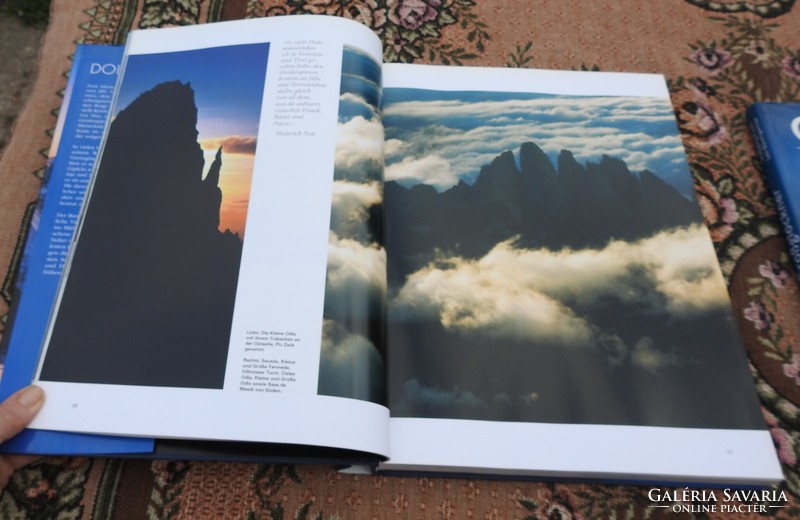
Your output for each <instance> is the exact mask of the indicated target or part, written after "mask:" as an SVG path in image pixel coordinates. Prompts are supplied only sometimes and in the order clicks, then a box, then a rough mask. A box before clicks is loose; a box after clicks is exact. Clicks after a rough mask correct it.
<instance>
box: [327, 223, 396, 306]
mask: <svg viewBox="0 0 800 520" xmlns="http://www.w3.org/2000/svg"><path fill="white" fill-rule="evenodd" d="M385 292H386V251H385V250H384V249H383V248H382V247H379V246H377V245H374V244H372V245H364V244H362V243H360V242H358V241H357V240H352V239H340V238H339V237H338V236H336V234H335V233H333V232H331V233H330V238H329V241H328V273H327V282H326V286H325V300H326V305H327V303H328V302H329V301H334V302H335V301H352V300H354V299H356V298H360V299H365V298H366V295H371V294H378V295H382V294H384V293H385ZM354 295H355V296H354ZM359 295H360V297H359Z"/></svg>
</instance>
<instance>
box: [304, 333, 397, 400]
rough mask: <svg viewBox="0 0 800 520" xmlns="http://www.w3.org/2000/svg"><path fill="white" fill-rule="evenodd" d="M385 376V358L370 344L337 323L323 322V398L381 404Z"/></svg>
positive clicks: (321, 358)
mask: <svg viewBox="0 0 800 520" xmlns="http://www.w3.org/2000/svg"><path fill="white" fill-rule="evenodd" d="M383 372H384V370H383V358H382V357H381V355H380V353H379V352H378V349H376V348H375V346H374V345H372V343H370V341H369V340H367V339H366V338H365V337H363V336H360V335H357V334H351V333H349V332H348V331H347V330H346V329H345V328H344V327H343V326H342V325H340V324H338V323H336V322H335V321H332V320H325V321H324V322H323V324H322V349H321V352H320V367H319V389H318V392H319V393H320V394H323V395H334V396H339V397H349V398H353V399H361V400H365V401H373V402H382V401H383V394H384V390H383V380H384V373H383Z"/></svg>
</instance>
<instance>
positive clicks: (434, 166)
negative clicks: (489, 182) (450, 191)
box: [385, 155, 459, 190]
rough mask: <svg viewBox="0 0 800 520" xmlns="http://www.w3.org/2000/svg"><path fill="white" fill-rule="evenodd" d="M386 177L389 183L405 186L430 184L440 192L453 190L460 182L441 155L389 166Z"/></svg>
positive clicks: (409, 158)
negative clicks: (395, 182)
mask: <svg viewBox="0 0 800 520" xmlns="http://www.w3.org/2000/svg"><path fill="white" fill-rule="evenodd" d="M385 176H386V180H387V181H397V182H398V183H400V184H402V185H404V186H413V185H415V184H428V185H430V186H434V187H435V188H437V189H439V190H444V189H447V188H451V187H453V186H455V185H456V184H458V181H459V176H458V175H457V174H456V172H454V171H453V170H452V169H451V167H450V162H449V161H448V160H446V159H445V158H443V157H441V156H439V155H427V156H424V157H419V158H415V157H408V158H405V159H403V160H402V161H400V162H398V163H394V164H390V165H388V166H387V167H386V173H385Z"/></svg>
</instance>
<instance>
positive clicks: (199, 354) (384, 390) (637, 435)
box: [6, 16, 782, 484]
mask: <svg viewBox="0 0 800 520" xmlns="http://www.w3.org/2000/svg"><path fill="white" fill-rule="evenodd" d="M381 55H382V51H381V43H380V41H379V39H378V37H377V36H376V35H375V34H373V33H372V32H371V31H370V30H369V29H368V28H366V27H364V26H361V25H360V24H358V23H355V22H352V21H348V20H344V19H339V18H330V17H316V16H298V17H282V18H269V19H260V20H246V21H237V22H225V23H218V24H210V25H203V26H193V27H181V28H169V29H159V30H148V31H134V32H132V33H131V34H130V36H129V38H128V43H127V46H126V49H125V52H124V55H123V58H122V62H121V66H120V67H119V74H120V78H119V81H118V83H117V86H116V89H115V93H114V99H113V102H112V103H111V106H110V115H109V123H108V126H107V128H106V131H105V134H104V138H103V142H102V146H101V148H100V149H101V151H100V154H99V156H98V161H97V166H96V168H95V171H94V174H93V176H92V180H91V183H90V185H89V189H88V192H87V197H86V202H85V203H84V205H83V209H82V212H81V217H80V220H79V222H78V225H77V232H76V233H75V238H74V243H73V246H72V248H71V253H70V254H69V257H68V259H67V260H66V262H65V269H64V275H63V277H62V279H61V283H60V285H59V288H58V291H57V294H56V297H55V301H54V303H53V306H52V312H51V311H50V309H49V302H48V303H47V306H48V310H47V312H48V314H49V315H50V316H51V317H50V319H49V320H48V322H47V325H46V327H45V330H44V331H43V334H42V336H43V337H42V341H41V342H40V344H35V345H21V346H15V344H14V342H15V339H14V336H15V334H16V331H12V336H11V350H10V354H11V352H12V351H13V349H14V348H17V349H28V350H29V351H32V352H36V353H39V352H40V354H39V355H38V361H37V362H36V363H35V367H34V366H32V367H31V369H30V371H31V372H32V373H31V374H30V377H29V379H28V380H30V379H33V381H34V382H35V383H36V384H38V385H40V386H42V387H43V388H44V389H45V391H46V393H47V401H46V404H45V407H44V409H43V410H42V413H41V414H40V415H39V417H38V418H37V419H36V421H35V422H34V423H33V425H32V428H34V429H41V430H55V431H62V432H80V433H88V434H102V435H104V436H124V437H133V438H136V437H139V438H156V439H167V440H169V439H181V440H187V439H188V440H192V441H233V442H241V443H262V444H269V445H275V446H281V447H288V446H291V447H293V450H295V451H292V453H299V454H300V458H302V453H303V449H304V447H305V448H308V449H309V450H311V449H315V448H322V449H330V450H338V453H340V454H342V457H341V459H342V460H344V461H346V460H348V456H347V455H348V454H349V455H353V457H352V459H353V460H356V459H361V460H362V461H363V460H371V461H374V462H375V464H376V467H377V470H378V471H422V472H446V473H451V474H453V473H457V474H493V475H514V476H559V477H576V478H609V479H627V480H641V481H644V480H648V481H652V480H660V481H679V482H703V483H723V482H724V483H740V484H745V483H746V484H765V483H771V482H775V481H778V480H780V479H781V478H782V477H781V471H780V467H779V464H778V462H777V458H776V455H775V450H774V448H773V445H772V442H771V438H770V435H769V433H768V431H767V429H766V427H765V425H764V422H763V419H762V416H761V414H760V410H759V406H758V401H757V398H756V396H755V392H754V386H753V382H752V378H751V376H750V374H749V371H748V366H747V361H746V358H745V355H744V350H743V348H742V346H741V344H740V341H739V339H738V337H737V334H736V331H735V326H734V323H733V319H732V315H731V310H730V305H729V301H728V295H727V291H726V288H725V284H724V280H723V278H722V275H721V273H720V271H719V268H718V266H717V263H716V257H715V253H714V248H713V246H712V243H711V240H710V238H709V236H708V232H707V230H706V228H705V226H704V223H703V218H702V215H701V213H700V210H699V206H698V204H697V202H696V200H695V197H694V192H693V187H692V178H691V174H690V171H689V168H688V165H687V162H686V157H685V155H684V151H683V149H682V146H681V141H680V138H679V135H678V131H677V127H676V123H675V120H674V116H673V112H672V106H671V104H670V99H669V94H668V91H667V88H666V84H665V81H664V79H663V78H662V77H661V76H657V75H648V74H619V73H598V72H570V71H540V70H538V71H537V70H520V69H485V68H469V67H435V66H420V65H404V64H383V63H382V60H381ZM30 276H31V274H30V273H28V278H30ZM23 298H24V294H23ZM40 306H41V304H40ZM23 314H24V313H23V312H22V311H20V315H19V316H18V319H17V322H19V320H20V319H23V318H24V315H23ZM9 368H10V367H8V366H7V368H6V369H7V370H8V369H9ZM56 435H58V434H56ZM99 438H106V437H99ZM112 438H113V437H112ZM243 445H245V444H243ZM246 445H247V446H250V444H246ZM287 449H288V448H287ZM120 451H124V450H120ZM287 453H288V452H287Z"/></svg>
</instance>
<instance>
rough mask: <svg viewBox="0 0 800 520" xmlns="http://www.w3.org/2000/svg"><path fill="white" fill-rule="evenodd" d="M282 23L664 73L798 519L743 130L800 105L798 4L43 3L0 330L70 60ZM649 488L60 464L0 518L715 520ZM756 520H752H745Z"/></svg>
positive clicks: (23, 485)
mask: <svg viewBox="0 0 800 520" xmlns="http://www.w3.org/2000/svg"><path fill="white" fill-rule="evenodd" d="M292 13H326V14H335V15H338V16H343V17H348V18H355V19H357V20H359V21H361V22H363V23H365V24H367V25H369V26H371V27H373V28H374V29H375V31H376V32H377V33H378V34H379V35H380V36H381V37H382V39H383V41H384V43H385V58H386V60H387V61H402V62H417V63H441V64H452V65H490V66H500V67H502V66H511V67H536V68H554V69H599V70H602V71H639V72H659V73H663V74H665V75H666V76H667V78H668V80H669V86H670V91H671V93H672V99H673V104H674V107H675V112H676V114H677V116H678V120H679V124H680V128H681V132H682V135H683V138H684V144H685V147H686V150H687V152H688V154H689V158H690V163H691V166H692V169H693V173H694V176H695V177H694V178H695V187H696V190H697V194H698V196H699V198H700V200H701V202H702V207H703V211H704V214H705V217H706V220H707V223H708V226H709V228H710V230H711V233H712V235H713V238H714V241H715V244H716V247H717V252H718V255H719V257H720V260H721V262H722V266H723V271H724V274H725V276H726V278H727V281H728V283H729V286H730V290H731V294H732V297H733V302H734V307H735V312H736V315H737V316H738V318H739V326H740V328H741V331H742V333H743V335H744V338H745V343H746V345H747V349H748V355H749V358H750V362H751V366H752V371H753V375H754V377H755V378H756V381H757V386H758V392H759V396H760V398H761V401H762V403H763V410H764V415H765V418H766V421H767V424H768V426H769V428H770V430H771V432H772V435H773V438H774V441H775V444H776V447H777V449H778V453H779V457H780V461H781V463H782V464H783V470H784V474H785V477H786V479H785V482H784V483H783V484H782V486H781V487H780V488H777V490H778V491H783V492H784V493H785V495H786V497H787V499H788V503H786V504H785V505H786V507H782V508H775V509H773V510H771V512H769V513H767V514H773V515H774V516H775V517H780V518H790V517H794V516H797V515H798V514H800V472H798V454H800V409H798V405H800V353H799V352H798V349H800V320H799V319H798V316H800V296H799V295H798V289H799V288H798V282H797V278H796V277H795V276H794V275H795V272H794V269H793V267H792V265H791V264H790V262H789V257H788V254H787V247H786V243H785V241H784V239H783V238H782V236H781V235H780V234H779V230H778V223H777V220H776V217H775V209H774V207H773V203H772V200H771V198H770V196H769V194H768V192H767V190H766V188H765V186H764V183H763V180H762V177H761V174H760V172H759V169H758V162H757V160H756V158H755V152H754V149H753V146H752V142H751V140H750V137H749V134H748V132H747V128H746V125H745V119H744V110H745V108H746V107H747V106H749V105H750V104H751V103H752V102H754V101H759V100H777V101H789V100H794V101H800V32H799V31H798V27H800V6H797V5H795V2H794V0H776V1H768V0H749V1H748V0H744V1H739V0H736V1H734V0H717V1H714V2H711V1H705V0H662V1H659V2H640V1H638V0H617V1H614V2H602V1H601V2H582V1H579V0H562V1H560V2H552V1H551V2H548V1H546V0H509V1H503V2H500V1H494V2H490V1H482V2H477V1H472V0H364V1H350V0H348V1H333V0H287V1H285V2H273V1H258V0H249V1H245V0H227V1H226V0H167V1H158V0H55V1H54V5H53V13H52V17H51V20H52V21H51V25H50V27H49V29H48V32H47V35H46V37H45V41H44V48H43V52H42V56H41V68H40V76H39V78H38V81H37V83H36V86H35V88H34V91H33V95H32V99H31V102H30V103H29V104H28V106H27V107H26V109H25V110H24V112H23V114H22V115H21V117H20V119H19V121H18V123H17V126H16V129H15V133H14V136H13V138H12V140H11V142H10V144H9V146H8V148H7V149H6V151H5V153H4V155H3V156H2V158H0V186H2V189H0V273H2V275H0V276H2V289H1V290H0V296H2V297H1V298H0V316H2V317H3V318H2V322H1V323H2V324H0V327H2V326H3V324H4V323H5V320H6V319H7V314H8V310H9V305H10V303H11V300H12V291H11V287H12V286H13V282H14V279H15V274H16V269H17V264H18V260H19V255H20V245H21V244H22V243H23V241H24V238H25V235H26V230H27V226H28V220H27V219H28V215H29V212H30V209H31V208H32V205H33V203H34V200H35V198H36V195H37V190H38V186H39V183H40V176H41V172H42V169H43V168H44V165H45V155H44V151H45V150H46V149H47V146H48V143H49V139H50V137H49V136H50V134H51V132H52V129H53V127H54V126H55V114H56V113H57V109H58V106H59V104H60V97H59V93H60V91H61V90H62V89H63V88H64V85H65V82H66V79H65V73H66V72H67V71H68V70H69V67H70V60H69V57H70V55H71V54H72V53H73V52H74V43H75V42H96V43H122V42H124V39H125V35H126V33H127V32H128V31H129V30H131V29H134V28H147V27H160V26H166V25H183V24H195V23H205V22H213V21H217V20H223V19H236V18H245V17H259V16H273V15H284V14H292ZM0 330H2V329H1V328H0ZM533 442H536V440H535V439H534V440H533ZM649 489H650V488H647V487H633V486H612V485H596V484H587V483H557V482H536V483H534V482H513V481H508V482H500V481H487V480H460V479H445V478H395V477H363V476H362V477H357V476H345V475H340V474H338V473H336V472H335V471H334V470H332V469H331V468H328V467H321V466H295V467H292V466H274V465H260V464H255V463H253V464H243V463H205V462H160V461H156V462H150V461H120V460H114V459H82V458H75V459H73V458H66V459H48V460H44V461H42V462H41V463H38V464H36V465H33V466H31V467H28V468H26V469H25V470H23V471H20V472H19V473H18V474H17V475H16V476H15V478H14V479H13V481H12V483H11V484H10V485H9V487H8V488H7V490H6V491H5V493H4V494H3V495H2V497H0V517H1V518H74V519H78V518H251V519H279V518H297V519H307V518H315V519H316V518H319V519H328V518H415V519H416V518H419V519H424V518H482V519H483V518H487V519H510V518H560V519H565V518H644V517H648V518H660V517H668V518H695V517H696V518H708V517H722V516H725V515H724V514H720V513H706V512H691V511H690V512H683V513H674V512H672V511H671V510H669V509H654V508H651V507H649V506H650V505H651V504H652V502H651V501H650V499H649V498H648V492H649ZM753 503H754V504H755V503H757V502H753ZM781 505H784V503H781ZM757 516H759V517H761V516H764V515H763V514H757V513H755V512H754V513H746V514H743V515H741V516H740V517H742V518H748V517H757Z"/></svg>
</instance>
